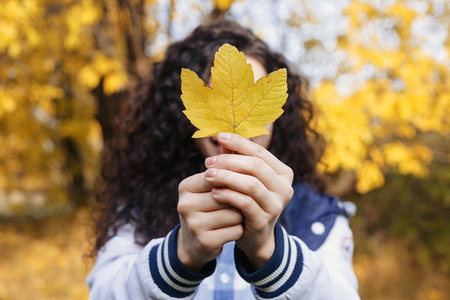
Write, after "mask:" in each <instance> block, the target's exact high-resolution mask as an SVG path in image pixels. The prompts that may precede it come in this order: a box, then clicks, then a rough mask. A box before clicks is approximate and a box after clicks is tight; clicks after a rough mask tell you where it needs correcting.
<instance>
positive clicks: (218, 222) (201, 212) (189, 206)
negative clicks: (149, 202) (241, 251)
mask: <svg viewBox="0 0 450 300" xmlns="http://www.w3.org/2000/svg"><path fill="white" fill-rule="evenodd" d="M212 189H213V186H212V185H211V184H210V183H208V182H207V181H206V180H205V174H204V173H200V174H195V175H193V176H191V177H188V178H186V179H185V180H183V181H182V182H181V183H180V185H179V187H178V190H179V201H178V213H179V215H180V223H181V228H180V230H179V232H178V236H177V254H178V258H179V259H180V261H181V262H182V263H183V264H184V265H185V266H186V267H188V268H189V269H191V270H193V271H196V272H198V271H200V270H201V269H202V267H203V266H204V265H205V264H206V263H207V262H208V261H211V260H213V259H214V258H216V257H217V256H219V254H220V253H221V251H222V247H223V245H224V244H226V243H228V242H231V241H234V240H238V239H240V238H241V236H242V233H243V228H242V222H243V216H242V213H241V212H240V211H239V210H238V209H236V208H234V207H232V206H231V205H230V204H227V203H221V202H218V201H216V200H215V199H214V198H213V197H212V193H211V190H212Z"/></svg>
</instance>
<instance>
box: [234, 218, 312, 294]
mask: <svg viewBox="0 0 450 300" xmlns="http://www.w3.org/2000/svg"><path fill="white" fill-rule="evenodd" d="M234 255H235V261H236V269H237V271H238V272H239V275H241V277H242V278H243V279H244V280H245V281H247V282H249V283H250V284H251V285H253V286H254V287H255V288H256V292H257V293H258V295H259V296H260V297H262V298H274V297H277V296H279V295H281V294H283V293H284V292H286V291H287V290H288V289H289V288H291V287H292V286H293V285H294V284H295V283H296V282H297V280H298V278H299V277H300V274H301V272H302V270H303V252H302V250H301V247H300V244H299V243H298V242H297V241H295V240H294V239H293V238H290V237H289V235H288V234H287V233H286V231H285V230H284V229H283V227H281V225H280V224H278V223H277V224H276V225H275V251H274V253H273V255H272V257H271V258H270V259H269V261H268V262H267V263H266V264H265V265H264V266H263V267H262V268H260V269H259V270H256V271H254V268H253V267H252V265H251V264H250V262H249V260H248V259H247V257H246V256H245V254H244V252H242V251H241V250H240V249H239V248H237V247H235V249H234Z"/></svg>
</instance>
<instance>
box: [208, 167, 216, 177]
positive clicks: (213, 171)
mask: <svg viewBox="0 0 450 300" xmlns="http://www.w3.org/2000/svg"><path fill="white" fill-rule="evenodd" d="M216 174H217V170H214V169H211V170H207V171H206V177H209V178H213V177H214V176H216Z"/></svg>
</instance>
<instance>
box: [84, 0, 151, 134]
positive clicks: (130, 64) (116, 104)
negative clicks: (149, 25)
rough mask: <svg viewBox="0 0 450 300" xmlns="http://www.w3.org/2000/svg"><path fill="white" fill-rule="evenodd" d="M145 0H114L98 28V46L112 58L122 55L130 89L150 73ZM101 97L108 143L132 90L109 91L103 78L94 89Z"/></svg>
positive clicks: (107, 5)
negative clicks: (105, 88) (145, 23)
mask: <svg viewBox="0 0 450 300" xmlns="http://www.w3.org/2000/svg"><path fill="white" fill-rule="evenodd" d="M144 2H145V1H144V0H134V1H133V0H111V1H106V3H105V6H104V13H105V16H106V17H105V18H103V20H102V21H101V22H100V23H99V24H98V26H97V28H96V30H95V33H94V34H95V37H96V43H97V45H96V47H97V49H99V50H102V51H104V52H105V53H106V54H107V55H110V56H111V57H122V59H123V62H124V64H125V67H126V70H127V74H128V81H129V84H128V90H129V91H132V90H133V89H134V88H135V87H136V85H137V83H138V82H140V81H141V80H143V79H145V78H147V77H148V76H149V71H150V68H149V66H150V65H149V60H148V58H147V56H146V55H145V41H146V34H145V29H144V19H145V13H144ZM93 94H94V95H95V97H96V99H97V105H98V113H97V116H96V117H97V120H98V121H99V123H100V125H101V127H102V132H103V139H104V141H105V142H106V141H107V140H108V139H110V138H111V137H112V136H113V134H114V120H115V118H116V117H117V115H118V114H119V112H120V111H121V109H122V107H123V102H124V101H125V100H126V98H127V97H128V96H129V94H130V93H129V92H126V91H125V92H120V93H115V94H113V95H107V94H105V92H104V90H103V80H101V81H100V82H99V85H98V86H97V87H96V88H95V89H94V90H93Z"/></svg>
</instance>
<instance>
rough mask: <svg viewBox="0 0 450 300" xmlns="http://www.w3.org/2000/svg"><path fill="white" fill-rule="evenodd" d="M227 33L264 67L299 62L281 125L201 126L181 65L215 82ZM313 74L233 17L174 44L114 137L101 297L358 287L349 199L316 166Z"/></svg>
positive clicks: (339, 293)
mask: <svg viewBox="0 0 450 300" xmlns="http://www.w3.org/2000/svg"><path fill="white" fill-rule="evenodd" d="M225 43H229V44H231V45H233V46H235V47H237V48H238V49H239V50H240V51H242V52H244V54H245V55H246V58H247V61H248V62H249V63H250V64H251V65H252V68H253V71H254V73H255V79H258V78H259V77H262V76H265V75H267V74H268V73H270V72H272V71H275V70H278V69H280V68H286V69H287V74H288V82H287V83H288V95H289V96H288V99H287V101H286V104H285V105H284V106H283V109H284V113H283V115H282V116H281V117H280V118H279V119H278V120H277V121H275V123H273V124H269V125H268V126H267V129H268V130H269V132H270V135H265V136H260V137H256V138H253V139H250V140H247V139H244V138H242V137H240V136H238V135H234V134H227V133H220V134H219V135H218V137H214V138H203V139H195V140H194V139H192V138H191V136H192V134H193V133H194V132H195V130H196V129H195V128H194V127H193V126H192V125H191V124H190V123H189V121H188V120H187V118H186V117H185V116H184V115H183V113H182V110H183V109H184V108H183V105H182V102H181V100H180V94H181V90H180V86H181V82H180V73H181V69H182V68H188V69H190V70H192V71H194V72H196V73H197V74H198V75H199V76H200V77H201V78H202V79H203V80H204V81H205V82H210V77H211V73H210V68H211V66H212V63H213V59H214V54H215V52H216V51H217V49H218V48H219V47H220V46H222V45H223V44H225ZM303 86H304V80H303V79H302V78H301V77H300V76H299V75H297V74H295V73H293V72H292V70H291V69H290V68H289V66H288V64H287V63H286V60H285V59H284V58H283V57H282V56H281V55H279V54H277V53H274V52H273V51H271V50H270V49H269V48H268V47H267V45H265V44H264V43H263V42H262V41H261V40H260V39H258V38H257V37H255V36H254V35H253V34H252V33H251V32H250V31H248V30H246V29H244V28H242V27H241V26H239V25H238V24H236V23H234V22H230V21H221V22H218V23H214V24H207V25H203V26H200V27H198V28H197V29H196V30H195V31H194V32H193V33H192V34H191V35H190V36H188V37H187V38H186V39H185V40H183V41H180V42H178V43H175V44H173V45H171V46H170V47H169V48H168V49H167V51H166V54H165V57H164V59H163V60H162V61H161V62H158V63H155V64H154V65H153V68H152V76H151V78H150V81H149V82H147V83H146V84H144V85H143V86H142V92H141V93H140V94H138V95H137V96H136V97H134V98H133V99H131V101H130V103H129V107H128V109H127V111H126V112H125V113H124V114H123V116H122V119H121V120H120V121H121V122H120V129H119V131H118V133H117V134H116V136H115V138H114V139H113V140H112V141H111V143H110V144H109V145H108V146H107V148H106V149H105V155H104V161H103V168H102V178H103V181H102V186H101V188H100V190H99V193H98V200H99V206H98V208H99V209H98V215H97V216H98V217H97V227H96V245H95V251H98V253H97V261H96V263H95V266H94V268H93V270H92V272H91V274H90V275H89V277H88V279H87V282H88V285H89V287H90V289H91V294H90V295H91V298H92V299H178V298H183V299H192V298H194V299H254V298H257V299H261V298H264V299H272V298H277V299H359V296H358V294H357V281H356V277H355V275H354V273H353V267H352V262H351V258H352V247H353V242H352V233H351V230H350V228H349V226H348V220H347V218H346V212H345V210H344V209H343V208H342V207H343V205H342V203H341V202H340V201H339V200H338V199H337V198H334V197H330V196H326V195H324V194H323V192H324V189H325V186H324V184H323V182H322V181H321V180H320V179H319V178H318V177H317V175H316V173H315V168H316V163H317V159H316V155H315V151H314V148H313V146H312V145H311V143H310V141H309V140H308V136H315V137H318V135H317V134H316V133H315V132H314V131H313V130H311V128H310V127H309V122H310V119H311V117H312V109H311V104H310V102H308V100H307V99H305V98H304V97H302V92H303V90H302V89H303ZM231 153H233V154H231Z"/></svg>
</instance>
